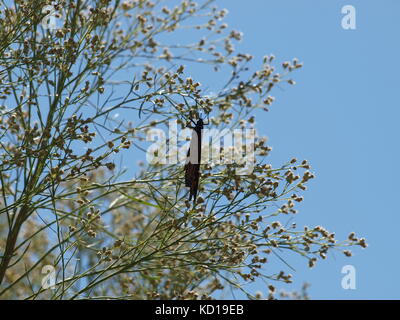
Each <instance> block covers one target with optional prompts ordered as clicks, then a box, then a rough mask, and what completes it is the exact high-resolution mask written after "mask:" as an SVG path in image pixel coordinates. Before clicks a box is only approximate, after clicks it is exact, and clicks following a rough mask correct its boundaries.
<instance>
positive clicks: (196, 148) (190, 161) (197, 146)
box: [185, 118, 208, 206]
mask: <svg viewBox="0 0 400 320" xmlns="http://www.w3.org/2000/svg"><path fill="white" fill-rule="evenodd" d="M191 121H192V123H193V124H194V125H195V126H194V127H191V126H189V128H191V129H193V132H192V140H191V141H190V147H189V150H188V152H187V159H186V164H185V186H186V187H188V188H190V189H189V201H190V200H192V197H193V206H194V205H195V204H196V198H197V190H198V188H199V178H200V160H201V130H202V129H203V126H204V125H207V124H208V123H204V122H203V120H202V119H201V118H200V119H199V120H198V121H197V122H194V121H193V120H191Z"/></svg>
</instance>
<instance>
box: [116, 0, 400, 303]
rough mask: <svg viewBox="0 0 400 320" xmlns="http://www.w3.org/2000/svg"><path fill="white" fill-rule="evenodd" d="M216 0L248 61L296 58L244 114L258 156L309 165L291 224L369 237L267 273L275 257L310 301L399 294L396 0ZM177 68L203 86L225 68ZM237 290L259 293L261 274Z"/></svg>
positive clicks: (291, 258)
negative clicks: (264, 108) (350, 13)
mask: <svg viewBox="0 0 400 320" xmlns="http://www.w3.org/2000/svg"><path fill="white" fill-rule="evenodd" d="M216 4H217V5H218V6H219V7H220V8H227V9H228V11H229V14H228V16H227V18H226V22H227V23H228V24H229V26H230V28H233V29H237V30H240V31H242V32H243V33H244V38H243V40H242V41H241V42H240V43H239V44H237V43H235V47H236V49H238V51H239V52H242V53H250V54H252V55H253V56H254V57H255V58H254V61H255V63H254V65H253V66H254V68H253V70H255V69H256V68H258V67H259V66H260V65H261V61H262V58H263V56H265V55H269V54H274V55H275V56H276V61H279V62H283V61H286V60H291V59H293V58H295V57H296V58H298V59H299V61H300V62H302V63H303V64H304V67H303V68H301V69H300V70H298V71H296V72H295V73H293V75H292V78H293V79H294V80H295V81H296V82H297V84H296V85H295V86H289V85H286V86H282V88H275V89H274V90H273V91H272V93H271V94H272V95H273V96H274V97H275V98H276V100H275V102H274V104H273V105H272V106H271V108H270V111H269V112H267V113H266V112H259V113H257V117H256V123H257V125H256V128H257V130H258V133H259V134H260V135H266V136H268V137H269V142H268V145H270V146H272V147H273V151H272V152H271V154H270V156H269V157H268V158H267V160H268V161H270V162H271V163H272V164H273V165H274V166H280V165H282V164H283V163H285V162H287V161H288V160H290V159H291V158H293V157H296V158H297V159H300V160H302V159H307V160H309V161H310V163H311V165H312V167H313V172H314V173H315V174H316V179H314V180H313V181H311V182H310V183H309V184H308V186H309V189H308V190H307V191H306V192H304V193H303V194H302V195H304V196H305V201H304V202H302V203H301V204H300V205H299V206H298V207H297V209H299V213H298V215H296V216H295V221H296V222H297V225H298V227H302V226H304V225H308V226H311V227H313V226H317V225H322V226H324V227H325V228H327V229H328V230H329V231H331V232H335V233H336V235H337V239H345V238H346V237H347V236H348V235H349V233H350V232H352V231H354V232H356V234H357V235H358V236H362V237H365V238H366V239H367V243H368V245H369V246H368V248H367V249H361V248H359V247H356V248H355V250H353V257H351V258H347V257H345V256H344V255H343V254H342V253H340V252H335V253H334V254H329V255H328V259H327V260H324V261H320V262H319V263H317V265H316V267H314V268H313V269H309V268H308V263H307V260H305V259H301V258H299V257H297V256H295V255H290V254H289V255H287V254H285V255H283V257H284V258H285V260H286V261H287V262H288V263H289V264H290V265H292V266H293V267H294V268H295V269H296V271H292V270H288V269H287V268H285V265H284V264H283V263H280V262H272V266H273V267H272V268H271V270H272V271H271V273H273V272H276V271H277V270H278V269H277V265H276V264H279V263H280V265H279V267H282V268H283V269H285V270H286V271H288V272H290V273H292V275H293V278H294V284H293V285H290V286H287V287H285V286H283V287H284V288H285V289H288V290H289V289H300V288H301V285H302V284H303V283H304V282H308V283H310V284H311V287H310V288H309V294H310V297H311V298H312V299H399V298H400V293H399V287H400V279H399V270H400V250H399V244H398V238H399V236H398V234H399V227H400V212H399V209H398V202H399V201H398V198H399V195H400V192H399V191H400V190H399V187H398V184H399V183H398V181H399V178H400V174H399V169H398V167H397V166H398V159H399V157H400V151H399V148H398V145H399V142H398V139H399V137H400V134H399V133H400V132H399V131H400V129H399V121H400V109H399V107H400V103H399V92H400V81H399V76H400V40H399V31H400V1H399V0H380V1H377V0H346V1H339V0H329V1H326V0H325V1H324V0H319V1H317V0H247V1H239V0H217V1H216ZM345 5H352V6H354V7H355V9H356V30H344V29H343V28H342V25H341V21H342V18H343V16H344V15H343V14H342V13H341V9H342V7H343V6H345ZM188 37H190V36H189V35H188V34H184V33H183V34H181V35H180V36H177V35H175V34H174V38H173V39H167V40H169V41H167V42H169V43H171V42H173V43H175V42H176V43H177V44H178V43H179V42H182V43H185V41H186V40H187V38H188ZM185 76H192V77H193V79H195V80H196V81H200V82H201V83H202V87H203V88H208V90H209V91H212V90H213V87H214V86H215V87H220V86H221V85H222V84H224V83H225V82H224V80H226V78H227V77H228V76H229V74H226V73H224V72H219V73H214V72H212V69H211V68H207V67H204V65H197V66H196V65H194V66H188V68H187V69H185ZM115 116H118V115H115ZM124 117H128V115H127V114H124ZM132 165H134V164H132V163H131V164H130V166H132ZM283 222H284V221H283ZM348 264H350V265H352V266H354V267H355V270H356V289H355V290H345V289H343V288H342V286H341V281H342V278H343V276H344V274H342V273H341V270H342V267H343V266H345V265H348ZM267 273H268V272H267ZM248 289H249V290H250V291H252V292H254V291H256V290H261V291H263V292H266V287H265V285H262V284H258V285H256V286H250V287H248ZM236 297H237V298H242V296H240V295H237V296H236ZM226 298H232V296H226Z"/></svg>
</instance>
